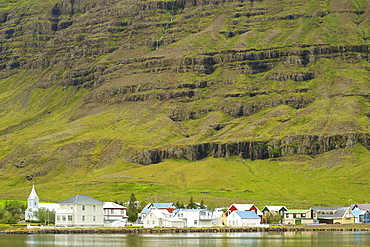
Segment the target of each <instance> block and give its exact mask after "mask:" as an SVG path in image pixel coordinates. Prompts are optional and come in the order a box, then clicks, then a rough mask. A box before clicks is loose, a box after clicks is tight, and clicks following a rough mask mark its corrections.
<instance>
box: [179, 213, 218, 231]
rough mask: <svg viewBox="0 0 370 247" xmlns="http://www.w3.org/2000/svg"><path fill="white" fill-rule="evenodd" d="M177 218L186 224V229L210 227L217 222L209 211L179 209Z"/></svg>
mask: <svg viewBox="0 0 370 247" xmlns="http://www.w3.org/2000/svg"><path fill="white" fill-rule="evenodd" d="M175 217H176V218H178V219H181V220H183V221H184V222H185V227H210V226H212V222H213V221H214V220H216V217H215V216H214V215H213V211H212V210H209V209H183V208H181V209H179V210H178V211H177V212H176V214H175Z"/></svg>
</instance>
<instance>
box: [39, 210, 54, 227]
mask: <svg viewBox="0 0 370 247" xmlns="http://www.w3.org/2000/svg"><path fill="white" fill-rule="evenodd" d="M34 214H35V216H36V217H37V218H38V219H39V221H40V223H44V224H49V223H54V222H55V212H54V211H52V210H49V209H47V208H39V209H38V210H37V211H36V212H35V213H34Z"/></svg>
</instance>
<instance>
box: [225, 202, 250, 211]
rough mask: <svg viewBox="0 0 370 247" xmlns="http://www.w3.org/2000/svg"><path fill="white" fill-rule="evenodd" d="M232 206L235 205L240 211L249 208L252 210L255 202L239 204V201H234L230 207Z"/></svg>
mask: <svg viewBox="0 0 370 247" xmlns="http://www.w3.org/2000/svg"><path fill="white" fill-rule="evenodd" d="M232 206H234V207H235V208H236V209H238V211H247V210H251V208H252V207H253V206H254V204H237V203H234V204H232V205H231V206H230V207H229V208H231V207H232Z"/></svg>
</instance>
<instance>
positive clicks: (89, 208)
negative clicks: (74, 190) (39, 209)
mask: <svg viewBox="0 0 370 247" xmlns="http://www.w3.org/2000/svg"><path fill="white" fill-rule="evenodd" d="M103 204H104V203H103V202H101V201H98V200H96V199H94V198H91V197H89V196H86V195H76V196H74V197H71V198H68V199H66V200H64V201H61V202H60V203H59V207H60V209H59V210H56V213H55V226H57V227H58V226H59V227H67V226H79V227H102V226H104V223H103V220H104V211H103Z"/></svg>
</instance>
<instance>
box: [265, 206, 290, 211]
mask: <svg viewBox="0 0 370 247" xmlns="http://www.w3.org/2000/svg"><path fill="white" fill-rule="evenodd" d="M265 209H267V210H268V211H269V212H272V211H275V212H279V211H280V210H281V209H284V210H285V211H287V210H288V209H287V208H286V207H285V206H265V207H264V208H263V209H262V211H265Z"/></svg>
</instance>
